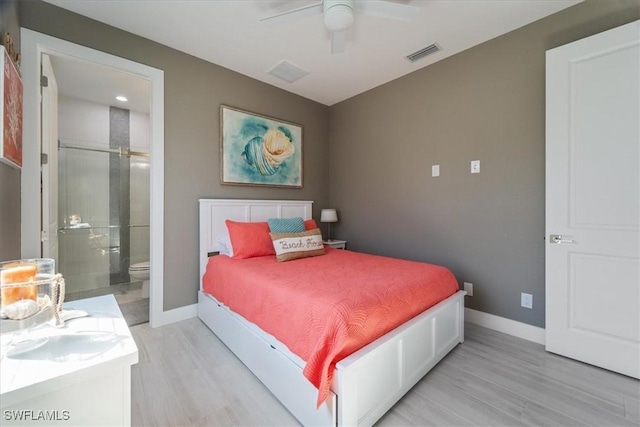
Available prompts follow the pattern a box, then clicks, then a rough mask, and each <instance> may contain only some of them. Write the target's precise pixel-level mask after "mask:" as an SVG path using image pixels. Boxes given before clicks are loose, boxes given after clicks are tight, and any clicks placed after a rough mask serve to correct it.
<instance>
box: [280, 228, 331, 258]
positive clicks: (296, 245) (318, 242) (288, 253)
mask: <svg viewBox="0 0 640 427" xmlns="http://www.w3.org/2000/svg"><path fill="white" fill-rule="evenodd" d="M269 234H270V235H271V240H272V241H273V248H274V249H275V251H276V259H277V260H278V262H282V261H291V260H294V259H299V258H307V257H312V256H318V255H324V254H325V251H324V245H323V244H322V234H321V233H320V229H319V228H315V229H313V230H308V231H305V232H303V233H269Z"/></svg>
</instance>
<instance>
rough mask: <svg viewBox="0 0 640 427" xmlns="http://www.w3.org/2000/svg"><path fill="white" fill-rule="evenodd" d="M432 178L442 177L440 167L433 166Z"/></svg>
mask: <svg viewBox="0 0 640 427" xmlns="http://www.w3.org/2000/svg"><path fill="white" fill-rule="evenodd" d="M431 176H440V165H433V166H431Z"/></svg>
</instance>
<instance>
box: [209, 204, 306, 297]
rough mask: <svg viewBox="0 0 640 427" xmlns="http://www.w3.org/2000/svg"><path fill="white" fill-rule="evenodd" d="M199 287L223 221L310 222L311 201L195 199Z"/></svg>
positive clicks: (214, 249)
mask: <svg viewBox="0 0 640 427" xmlns="http://www.w3.org/2000/svg"><path fill="white" fill-rule="evenodd" d="M198 203H199V204H200V288H202V276H203V275H204V272H205V269H206V268H207V259H208V258H209V253H210V252H218V251H219V249H218V242H217V241H216V239H217V238H218V236H220V235H223V234H227V226H226V224H225V222H224V221H225V220H227V219H230V220H233V221H245V222H257V221H266V220H267V219H269V218H293V217H299V216H300V217H302V218H304V219H311V214H312V206H313V202H309V201H300V200H234V199H199V200H198Z"/></svg>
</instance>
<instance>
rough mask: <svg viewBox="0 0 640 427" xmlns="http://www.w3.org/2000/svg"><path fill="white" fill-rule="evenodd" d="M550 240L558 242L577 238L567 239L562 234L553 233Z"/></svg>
mask: <svg viewBox="0 0 640 427" xmlns="http://www.w3.org/2000/svg"><path fill="white" fill-rule="evenodd" d="M549 240H550V241H551V243H557V244H562V243H575V242H576V241H575V240H571V239H565V238H564V236H563V235H562V234H551V235H550V236H549Z"/></svg>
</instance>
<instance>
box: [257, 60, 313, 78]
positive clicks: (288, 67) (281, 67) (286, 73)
mask: <svg viewBox="0 0 640 427" xmlns="http://www.w3.org/2000/svg"><path fill="white" fill-rule="evenodd" d="M267 73H268V74H271V75H272V76H274V77H277V78H279V79H282V80H284V81H286V82H289V83H293V82H295V81H296V80H298V79H301V78H302V77H304V76H306V75H307V74H309V72H308V71H305V70H303V69H301V68H300V67H297V66H295V65H293V64H292V63H291V62H288V61H282V62H281V63H279V64H278V65H276V66H275V67H273V68H272V69H270V70H269V71H267Z"/></svg>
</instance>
